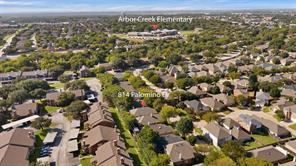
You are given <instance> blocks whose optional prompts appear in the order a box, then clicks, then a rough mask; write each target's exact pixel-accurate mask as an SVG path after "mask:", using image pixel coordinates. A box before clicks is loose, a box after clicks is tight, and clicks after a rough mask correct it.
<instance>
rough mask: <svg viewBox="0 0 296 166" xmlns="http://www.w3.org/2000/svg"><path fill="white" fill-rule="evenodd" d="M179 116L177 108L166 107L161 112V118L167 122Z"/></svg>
mask: <svg viewBox="0 0 296 166" xmlns="http://www.w3.org/2000/svg"><path fill="white" fill-rule="evenodd" d="M177 114H178V112H177V111H176V108H175V107H173V106H169V105H164V106H163V107H162V108H161V111H160V116H161V118H162V119H163V120H164V121H166V120H167V119H168V118H170V117H174V116H176V115H177Z"/></svg>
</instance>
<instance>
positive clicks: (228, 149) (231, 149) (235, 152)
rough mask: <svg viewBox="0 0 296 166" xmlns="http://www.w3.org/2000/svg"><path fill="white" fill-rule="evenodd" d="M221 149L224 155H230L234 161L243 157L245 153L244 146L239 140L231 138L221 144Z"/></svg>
mask: <svg viewBox="0 0 296 166" xmlns="http://www.w3.org/2000/svg"><path fill="white" fill-rule="evenodd" d="M221 150H222V152H223V153H224V154H225V155H226V156H228V157H230V158H231V159H232V160H234V161H237V160H238V159H239V158H242V157H244V156H245V154H246V151H245V149H244V147H243V146H242V145H241V144H240V143H239V142H237V141H232V140H231V141H227V142H226V143H225V144H223V146H222V148H221Z"/></svg>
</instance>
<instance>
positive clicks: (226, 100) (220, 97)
mask: <svg viewBox="0 0 296 166" xmlns="http://www.w3.org/2000/svg"><path fill="white" fill-rule="evenodd" d="M212 97H213V98H214V99H215V100H217V101H219V102H222V103H223V104H224V105H225V106H228V107H229V106H233V105H234V104H235V101H234V97H233V96H228V95H226V94H224V93H220V94H217V95H213V96H212Z"/></svg>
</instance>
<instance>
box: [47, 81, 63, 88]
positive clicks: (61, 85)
mask: <svg viewBox="0 0 296 166" xmlns="http://www.w3.org/2000/svg"><path fill="white" fill-rule="evenodd" d="M50 86H51V87H52V88H54V89H61V88H64V83H61V82H57V83H53V84H50Z"/></svg>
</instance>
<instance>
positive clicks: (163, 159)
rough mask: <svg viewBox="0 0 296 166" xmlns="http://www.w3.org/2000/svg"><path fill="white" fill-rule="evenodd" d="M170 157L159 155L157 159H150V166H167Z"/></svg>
mask: <svg viewBox="0 0 296 166" xmlns="http://www.w3.org/2000/svg"><path fill="white" fill-rule="evenodd" d="M169 163H170V157H169V156H168V155H167V154H159V155H158V156H157V157H154V158H152V160H151V162H150V163H149V165H150V166H168V165H169Z"/></svg>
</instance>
